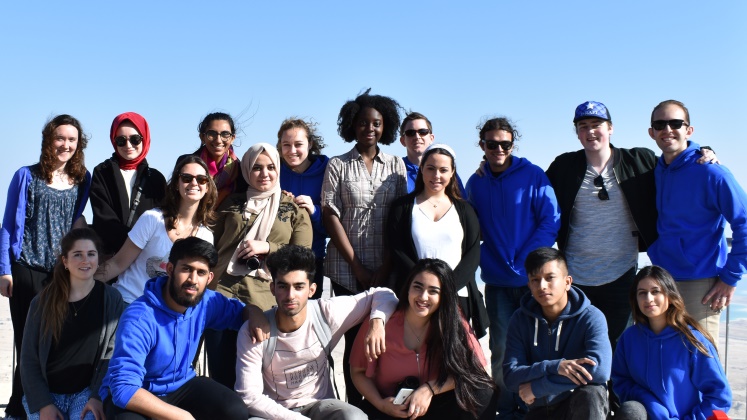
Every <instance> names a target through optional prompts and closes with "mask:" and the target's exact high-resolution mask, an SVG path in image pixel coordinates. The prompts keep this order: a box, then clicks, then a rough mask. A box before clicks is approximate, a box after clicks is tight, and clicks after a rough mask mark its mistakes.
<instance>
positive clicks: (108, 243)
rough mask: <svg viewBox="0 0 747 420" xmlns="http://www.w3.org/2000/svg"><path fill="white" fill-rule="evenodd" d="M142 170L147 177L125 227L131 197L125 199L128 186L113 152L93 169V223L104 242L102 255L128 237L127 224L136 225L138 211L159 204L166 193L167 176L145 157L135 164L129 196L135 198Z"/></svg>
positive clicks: (113, 251) (120, 245) (117, 248)
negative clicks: (133, 180)
mask: <svg viewBox="0 0 747 420" xmlns="http://www.w3.org/2000/svg"><path fill="white" fill-rule="evenodd" d="M145 174H148V175H147V176H148V178H147V179H146V181H145V185H144V186H143V193H142V195H141V196H140V204H139V205H138V206H137V209H136V211H135V218H134V219H133V221H132V225H130V227H127V226H125V223H127V218H128V217H129V216H130V204H131V201H129V200H127V189H126V187H125V184H124V178H123V177H122V173H121V172H120V171H119V162H118V161H117V158H116V157H114V156H112V157H111V158H109V159H107V160H105V161H103V162H101V163H100V164H98V165H97V166H96V168H94V170H93V179H92V181H91V195H90V197H91V210H92V211H93V225H92V227H93V230H95V231H96V233H98V234H99V236H100V237H101V240H102V241H103V243H104V254H105V255H111V254H115V253H116V252H117V251H119V248H121V247H122V245H123V244H124V242H125V240H126V239H127V234H128V233H129V232H130V228H132V226H134V225H135V222H137V219H138V218H139V217H140V215H141V214H143V213H144V212H145V211H146V210H150V209H152V208H154V207H158V206H159V205H160V204H161V200H163V197H164V196H165V195H166V179H165V178H164V177H163V174H161V173H160V172H158V171H157V170H156V169H153V168H149V167H148V162H147V161H146V160H145V159H144V160H143V161H142V162H141V163H140V165H138V167H137V173H136V175H135V187H134V188H133V190H132V193H131V197H130V198H131V199H134V198H135V191H137V188H138V186H139V185H140V180H141V179H142V177H143V176H145Z"/></svg>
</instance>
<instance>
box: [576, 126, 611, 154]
mask: <svg viewBox="0 0 747 420" xmlns="http://www.w3.org/2000/svg"><path fill="white" fill-rule="evenodd" d="M612 132H613V130H612V124H610V122H609V121H606V120H602V119H599V118H586V119H583V120H579V121H577V122H576V134H577V135H578V140H579V141H580V142H581V146H583V147H584V150H586V151H587V152H592V153H594V152H599V151H601V150H604V149H609V148H610V136H611V135H612Z"/></svg>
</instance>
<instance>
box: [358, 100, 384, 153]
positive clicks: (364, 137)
mask: <svg viewBox="0 0 747 420" xmlns="http://www.w3.org/2000/svg"><path fill="white" fill-rule="evenodd" d="M354 126H355V138H356V140H357V141H358V144H360V145H362V146H366V147H371V146H376V144H377V143H378V142H379V140H381V135H382V134H383V133H384V117H383V116H382V115H381V113H379V111H377V110H376V109H374V108H363V109H362V110H361V111H360V112H359V113H358V117H357V118H356V119H355V123H354Z"/></svg>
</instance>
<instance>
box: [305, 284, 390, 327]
mask: <svg viewBox="0 0 747 420" xmlns="http://www.w3.org/2000/svg"><path fill="white" fill-rule="evenodd" d="M398 302H399V301H398V300H397V296H396V295H395V294H394V292H392V291H391V290H389V289H387V288H386V287H376V288H371V289H368V290H366V291H364V292H361V293H358V294H357V295H354V296H336V297H333V298H329V299H319V305H320V306H321V309H322V312H323V313H324V316H325V317H326V319H327V322H328V323H329V325H330V328H331V329H332V333H333V334H334V333H336V332H337V330H342V332H345V331H347V330H349V329H350V328H351V327H352V326H353V325H356V324H359V323H360V322H362V321H363V320H364V319H366V315H369V314H370V316H369V319H374V318H378V319H382V320H384V323H386V322H387V321H388V320H389V317H390V316H392V314H393V313H394V311H395V310H396V309H397V303H398Z"/></svg>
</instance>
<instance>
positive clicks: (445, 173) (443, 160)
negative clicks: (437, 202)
mask: <svg viewBox="0 0 747 420" xmlns="http://www.w3.org/2000/svg"><path fill="white" fill-rule="evenodd" d="M420 170H421V171H422V172H423V183H424V184H425V188H426V189H427V190H428V191H430V192H433V193H437V192H441V191H445V190H446V187H447V186H448V185H449V183H450V182H451V179H452V178H453V177H454V170H453V169H452V168H451V157H449V156H447V155H444V154H441V153H436V152H433V153H431V154H430V155H429V156H428V159H426V160H425V162H424V163H423V164H422V165H421V166H420Z"/></svg>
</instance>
